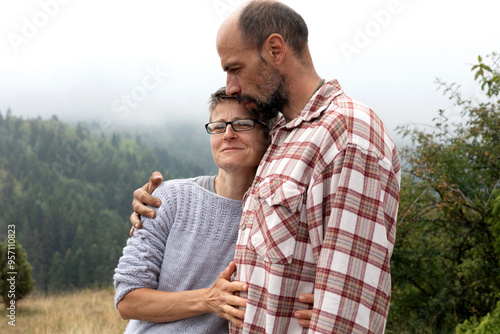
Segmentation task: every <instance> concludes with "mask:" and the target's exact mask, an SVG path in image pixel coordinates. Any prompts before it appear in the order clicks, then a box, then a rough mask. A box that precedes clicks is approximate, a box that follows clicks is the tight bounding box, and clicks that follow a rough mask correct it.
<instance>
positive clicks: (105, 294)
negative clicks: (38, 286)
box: [0, 288, 128, 334]
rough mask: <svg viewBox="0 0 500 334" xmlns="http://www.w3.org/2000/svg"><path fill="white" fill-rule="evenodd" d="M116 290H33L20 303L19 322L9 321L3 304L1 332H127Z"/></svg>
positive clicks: (80, 333)
mask: <svg viewBox="0 0 500 334" xmlns="http://www.w3.org/2000/svg"><path fill="white" fill-rule="evenodd" d="M113 297H114V290H113V289H112V288H110V289H107V290H89V289H86V290H82V291H77V292H71V293H70V292H68V293H63V294H56V295H43V294H37V293H35V294H33V295H31V296H28V297H26V299H22V300H20V301H19V302H18V303H17V304H16V306H17V309H16V321H15V324H16V326H15V327H13V326H11V325H9V324H8V321H10V319H9V318H8V317H7V316H6V315H7V314H6V310H5V307H3V305H2V308H1V311H0V318H1V319H2V321H1V322H0V333H11V332H15V333H27V334H28V333H29V334H46V333H47V334H48V333H50V334H57V333H61V334H63V333H64V334H77V333H78V334H87V333H88V334H94V333H109V334H113V333H123V332H124V331H125V327H126V326H127V323H128V322H127V321H125V320H122V318H120V315H119V314H118V311H117V310H116V309H115V307H114V303H113Z"/></svg>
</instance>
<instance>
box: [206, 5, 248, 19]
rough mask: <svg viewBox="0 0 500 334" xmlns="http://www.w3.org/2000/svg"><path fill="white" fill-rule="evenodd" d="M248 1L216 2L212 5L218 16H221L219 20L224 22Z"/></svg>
mask: <svg viewBox="0 0 500 334" xmlns="http://www.w3.org/2000/svg"><path fill="white" fill-rule="evenodd" d="M247 1H248V0H215V1H214V2H213V3H212V7H213V8H214V10H215V12H216V13H217V16H219V19H220V20H221V21H223V20H225V19H226V18H227V17H228V16H229V15H230V14H231V13H232V12H234V11H235V10H236V9H237V8H238V7H240V6H241V5H242V4H244V3H245V2H247Z"/></svg>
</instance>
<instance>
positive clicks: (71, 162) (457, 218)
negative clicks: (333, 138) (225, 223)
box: [0, 53, 500, 334]
mask: <svg viewBox="0 0 500 334" xmlns="http://www.w3.org/2000/svg"><path fill="white" fill-rule="evenodd" d="M471 70H472V74H473V75H474V78H475V80H476V81H477V83H478V85H479V86H480V87H481V89H482V92H483V93H484V96H483V97H482V98H478V97H463V96H462V94H461V92H460V87H459V85H456V84H454V83H452V84H448V83H446V82H444V81H441V80H438V81H437V86H438V89H439V90H441V91H442V92H443V94H444V95H445V96H447V97H449V98H450V99H451V100H452V101H453V103H454V104H455V106H456V110H460V117H459V120H457V119H456V118H452V117H450V115H449V113H448V112H447V111H445V110H437V111H436V117H435V119H434V120H433V123H432V124H429V125H428V126H426V127H417V126H413V125H403V126H400V127H399V128H398V129H397V131H398V132H399V134H401V135H402V136H403V137H404V138H406V139H408V140H409V142H411V144H409V145H407V146H406V147H400V153H401V157H402V160H403V166H404V170H403V179H402V186H401V194H400V209H399V216H398V231H397V238H396V245H395V248H394V254H393V258H392V263H391V268H392V278H393V287H392V299H391V308H390V313H389V319H388V323H387V330H386V332H387V333H416V334H419V333H455V332H456V333H459V334H465V333H493V332H495V331H497V332H499V331H500V302H499V301H500V191H499V182H500V144H499V143H500V112H499V103H500V97H499V91H500V55H499V54H498V53H492V54H490V55H487V56H485V57H478V59H477V64H476V65H474V66H472V68H471ZM186 132H191V134H192V133H193V131H192V129H188V130H186V129H182V128H177V129H175V128H171V129H168V131H164V132H163V133H162V134H158V135H156V134H149V133H146V132H144V133H140V134H138V133H128V132H126V131H123V132H121V133H118V132H115V133H112V134H110V135H104V134H103V133H102V132H100V131H99V127H98V126H97V125H96V124H77V125H68V124H65V123H63V122H61V121H59V120H58V118H57V116H53V117H52V118H51V119H48V120H42V119H41V118H37V119H22V118H20V117H16V116H12V112H11V111H10V110H7V111H6V112H5V113H0V194H1V203H0V241H1V240H5V238H6V237H7V230H8V228H7V226H11V225H15V230H16V238H17V241H18V242H19V243H20V244H21V245H22V246H23V248H24V249H25V251H26V254H27V259H28V261H29V263H30V264H31V266H32V273H33V278H34V280H35V283H34V285H35V288H36V289H37V290H43V291H46V292H49V293H52V292H57V291H61V290H71V289H82V288H86V287H109V286H110V285H111V284H112V276H113V270H114V268H115V266H116V264H117V262H118V258H119V257H120V255H121V252H122V248H123V246H124V244H125V240H126V239H127V237H128V230H129V229H130V223H129V222H128V217H129V215H130V213H131V205H130V203H131V200H132V192H133V190H135V189H136V188H138V187H139V186H141V185H142V184H144V183H145V182H146V181H147V180H148V179H149V176H150V173H151V172H152V171H155V170H158V171H160V172H161V173H162V174H163V176H164V178H165V179H172V178H179V177H191V176H196V175H202V174H213V173H214V171H215V169H214V166H213V164H212V163H211V162H210V160H211V158H210V149H209V146H208V138H207V137H206V134H200V136H198V134H196V135H195V136H193V135H191V136H190V137H189V138H191V139H188V138H187V137H183V134H185V133H186ZM203 135H205V137H203ZM193 138H194V139H193ZM190 140H191V141H190ZM146 143H147V144H146Z"/></svg>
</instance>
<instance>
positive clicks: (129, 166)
mask: <svg viewBox="0 0 500 334" xmlns="http://www.w3.org/2000/svg"><path fill="white" fill-rule="evenodd" d="M181 132H182V131H181ZM109 137H110V138H106V137H105V136H104V134H103V133H102V132H100V131H99V129H96V128H93V129H92V128H89V127H87V126H83V125H77V126H70V125H68V124H65V123H63V122H61V121H59V120H58V118H57V117H56V116H53V117H52V118H51V119H49V120H42V119H41V118H38V119H31V120H23V119H22V118H18V117H15V116H12V115H11V112H10V111H7V113H6V115H4V114H2V113H0V194H1V195H0V196H1V203H0V240H2V241H3V240H4V239H5V238H6V233H7V225H12V224H13V225H15V231H16V240H17V242H19V243H21V245H22V246H23V247H24V248H25V250H26V252H27V254H28V261H29V262H30V263H31V265H32V266H33V276H34V279H35V286H36V288H37V289H44V290H59V289H67V288H71V287H86V286H91V285H92V286H95V285H98V286H109V285H110V284H111V283H112V274H113V269H114V268H115V266H116V264H117V261H118V258H119V256H120V255H121V252H122V248H123V246H124V244H125V240H126V238H127V237H128V231H129V229H130V223H129V218H128V217H129V215H130V213H131V204H130V203H131V200H132V192H133V191H134V190H135V189H136V188H138V187H139V186H141V185H143V184H144V183H145V182H146V181H147V180H148V179H149V176H150V174H151V172H152V171H155V170H158V171H160V172H161V173H162V174H163V175H164V178H165V179H171V178H183V177H192V176H196V175H202V174H206V173H207V172H206V170H205V169H204V168H203V167H202V165H203V164H204V163H203V162H201V163H196V162H193V161H192V160H187V159H185V158H184V155H178V154H174V153H171V150H170V148H171V147H173V146H175V143H170V144H169V147H168V148H165V146H159V145H160V141H158V145H157V146H156V147H154V148H151V147H149V146H148V144H146V142H147V140H144V139H142V138H141V136H134V137H133V138H132V137H131V136H129V135H127V134H123V133H122V134H121V135H118V134H117V133H114V134H112V135H111V136H109ZM205 139H206V140H208V138H206V137H205ZM191 149H192V150H194V152H190V150H191ZM198 149H200V148H197V147H195V146H193V147H190V146H189V145H184V146H183V148H182V150H183V151H184V152H186V156H187V155H190V156H193V157H196V156H197V155H199V156H202V155H203V154H202V153H200V152H197V151H196V150H198ZM204 149H205V150H208V152H205V153H204V154H205V155H207V154H208V155H210V150H209V146H206V147H205V148H204ZM188 152H189V154H188Z"/></svg>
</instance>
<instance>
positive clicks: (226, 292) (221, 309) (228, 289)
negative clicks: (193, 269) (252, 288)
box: [206, 262, 248, 328]
mask: <svg viewBox="0 0 500 334" xmlns="http://www.w3.org/2000/svg"><path fill="white" fill-rule="evenodd" d="M235 269H236V265H235V264H234V262H231V263H230V264H229V266H228V267H227V268H226V269H225V270H224V271H223V272H222V273H221V274H220V275H219V278H217V280H216V281H215V283H214V285H213V286H212V287H211V288H209V289H208V290H207V293H206V303H207V306H208V308H209V310H210V312H211V313H215V314H217V315H218V316H219V317H221V318H223V319H227V320H229V321H231V322H232V323H233V324H234V325H236V326H237V327H240V328H242V327H243V319H244V317H245V310H244V309H245V308H246V303H247V300H246V299H245V298H241V297H238V296H235V295H234V292H236V291H247V289H248V286H247V285H246V284H244V283H241V282H231V275H232V274H233V273H234V271H235ZM238 307H240V308H243V309H240V308H238Z"/></svg>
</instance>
